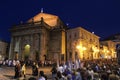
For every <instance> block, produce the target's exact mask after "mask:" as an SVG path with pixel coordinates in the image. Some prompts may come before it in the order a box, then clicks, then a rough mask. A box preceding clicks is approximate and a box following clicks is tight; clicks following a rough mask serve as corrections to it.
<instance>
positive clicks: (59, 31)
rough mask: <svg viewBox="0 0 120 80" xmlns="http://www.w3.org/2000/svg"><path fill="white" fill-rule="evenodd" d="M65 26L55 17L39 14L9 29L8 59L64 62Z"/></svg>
mask: <svg viewBox="0 0 120 80" xmlns="http://www.w3.org/2000/svg"><path fill="white" fill-rule="evenodd" d="M66 28H67V26H66V25H65V24H64V23H63V21H61V19H60V18H59V17H58V16H56V15H51V14H47V13H43V12H41V13H39V14H37V15H36V16H34V17H33V18H31V19H29V20H28V21H27V22H26V23H21V24H19V25H14V26H13V27H12V28H11V29H10V32H11V44H10V52H9V59H20V60H21V59H23V60H25V59H30V60H45V59H50V60H54V61H56V60H60V61H61V59H62V60H65V58H66V57H65V55H64V54H65V53H66V51H65V48H66V45H65V44H66V43H65V38H66V37H65V35H66V32H65V30H66Z"/></svg>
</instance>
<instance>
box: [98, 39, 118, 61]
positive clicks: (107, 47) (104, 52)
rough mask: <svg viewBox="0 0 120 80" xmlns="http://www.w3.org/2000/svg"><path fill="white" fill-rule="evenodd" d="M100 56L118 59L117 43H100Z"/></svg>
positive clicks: (108, 41) (107, 41) (109, 41)
mask: <svg viewBox="0 0 120 80" xmlns="http://www.w3.org/2000/svg"><path fill="white" fill-rule="evenodd" d="M100 54H101V57H102V58H109V59H111V58H116V43H115V42H113V41H111V40H106V41H100Z"/></svg>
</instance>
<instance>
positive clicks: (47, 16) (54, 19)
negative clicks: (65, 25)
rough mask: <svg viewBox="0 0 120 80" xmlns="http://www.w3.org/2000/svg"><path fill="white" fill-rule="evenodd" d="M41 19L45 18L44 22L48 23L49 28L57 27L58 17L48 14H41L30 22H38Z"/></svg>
mask: <svg viewBox="0 0 120 80" xmlns="http://www.w3.org/2000/svg"><path fill="white" fill-rule="evenodd" d="M41 17H43V19H44V22H46V23H47V24H48V25H49V26H56V25H57V20H58V16H55V15H51V14H47V13H39V14H37V15H36V16H34V17H33V18H31V19H29V20H28V22H32V21H34V22H38V21H40V20H41Z"/></svg>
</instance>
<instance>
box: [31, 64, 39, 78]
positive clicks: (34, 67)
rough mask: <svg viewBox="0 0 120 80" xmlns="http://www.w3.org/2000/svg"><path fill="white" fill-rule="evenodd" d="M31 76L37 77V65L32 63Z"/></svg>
mask: <svg viewBox="0 0 120 80" xmlns="http://www.w3.org/2000/svg"><path fill="white" fill-rule="evenodd" d="M32 75H33V76H38V64H37V63H35V62H33V65H32Z"/></svg>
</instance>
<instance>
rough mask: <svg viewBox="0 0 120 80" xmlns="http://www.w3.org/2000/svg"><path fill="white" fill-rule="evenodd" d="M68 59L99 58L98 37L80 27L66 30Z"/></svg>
mask: <svg viewBox="0 0 120 80" xmlns="http://www.w3.org/2000/svg"><path fill="white" fill-rule="evenodd" d="M67 56H68V58H67V59H68V60H69V59H72V60H73V61H74V60H75V59H76V58H80V59H81V60H84V59H97V58H99V37H98V36H97V35H95V34H94V33H91V32H89V31H87V30H86V29H84V28H82V27H77V28H73V29H69V30H67Z"/></svg>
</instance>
